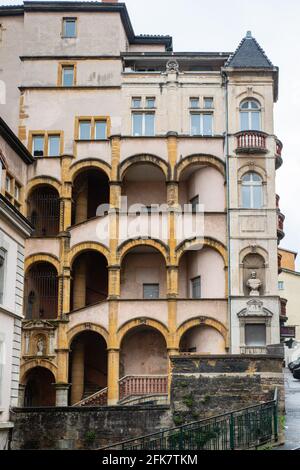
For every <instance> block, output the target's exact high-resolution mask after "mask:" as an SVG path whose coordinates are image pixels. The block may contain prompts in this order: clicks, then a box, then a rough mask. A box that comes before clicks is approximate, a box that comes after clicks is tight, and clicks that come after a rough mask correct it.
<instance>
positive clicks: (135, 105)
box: [131, 98, 142, 109]
mask: <svg viewBox="0 0 300 470" xmlns="http://www.w3.org/2000/svg"><path fill="white" fill-rule="evenodd" d="M131 106H132V108H135V109H138V108H141V106H142V99H141V98H132V102H131Z"/></svg>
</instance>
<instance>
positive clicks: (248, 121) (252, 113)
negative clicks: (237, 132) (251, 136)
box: [240, 100, 261, 131]
mask: <svg viewBox="0 0 300 470" xmlns="http://www.w3.org/2000/svg"><path fill="white" fill-rule="evenodd" d="M260 115H261V110H260V104H259V102H258V101H255V100H247V101H243V102H242V103H241V105H240V121H241V131H260V130H261V117H260Z"/></svg>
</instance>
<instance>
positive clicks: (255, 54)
mask: <svg viewBox="0 0 300 470" xmlns="http://www.w3.org/2000/svg"><path fill="white" fill-rule="evenodd" d="M225 67H234V68H270V69H273V68H274V66H273V64H272V62H271V61H270V60H269V59H268V57H267V56H266V54H265V52H264V50H263V49H262V48H261V47H260V45H259V44H258V42H257V41H256V39H255V38H254V37H252V34H251V31H248V32H247V34H246V36H245V37H244V38H243V39H242V41H241V43H240V45H239V47H238V48H237V50H236V51H235V52H234V53H233V54H232V55H231V56H230V57H229V59H228V61H227V62H226V64H225Z"/></svg>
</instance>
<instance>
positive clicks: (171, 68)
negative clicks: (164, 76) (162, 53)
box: [166, 59, 179, 72]
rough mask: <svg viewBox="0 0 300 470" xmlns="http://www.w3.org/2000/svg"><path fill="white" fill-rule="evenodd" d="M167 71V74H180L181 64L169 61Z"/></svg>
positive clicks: (172, 60) (173, 60)
mask: <svg viewBox="0 0 300 470" xmlns="http://www.w3.org/2000/svg"><path fill="white" fill-rule="evenodd" d="M166 70H167V72H179V64H178V62H177V60H175V59H170V60H168V62H167V66H166Z"/></svg>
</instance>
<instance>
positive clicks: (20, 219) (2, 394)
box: [0, 118, 33, 449]
mask: <svg viewBox="0 0 300 470" xmlns="http://www.w3.org/2000/svg"><path fill="white" fill-rule="evenodd" d="M32 162H33V158H32V157H31V155H30V154H29V152H28V151H27V149H26V148H25V147H24V146H23V145H22V143H21V142H20V141H19V140H18V138H17V137H16V136H15V135H14V133H13V132H12V131H11V129H10V128H9V127H8V126H7V125H6V124H5V123H4V122H3V120H2V119H1V118H0V449H6V448H7V447H8V442H9V432H10V430H11V429H12V427H13V423H12V422H11V421H10V416H9V410H10V407H11V406H17V405H18V394H19V369H20V357H21V327H22V320H23V278H24V255H25V239H26V238H27V237H29V236H30V235H31V233H32V227H31V226H30V224H29V223H28V221H27V220H26V219H25V217H24V216H23V215H22V214H21V213H20V207H21V204H22V200H23V196H24V188H25V187H26V183H27V171H28V167H29V165H30V164H31V163H32Z"/></svg>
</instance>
